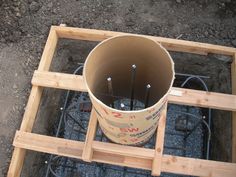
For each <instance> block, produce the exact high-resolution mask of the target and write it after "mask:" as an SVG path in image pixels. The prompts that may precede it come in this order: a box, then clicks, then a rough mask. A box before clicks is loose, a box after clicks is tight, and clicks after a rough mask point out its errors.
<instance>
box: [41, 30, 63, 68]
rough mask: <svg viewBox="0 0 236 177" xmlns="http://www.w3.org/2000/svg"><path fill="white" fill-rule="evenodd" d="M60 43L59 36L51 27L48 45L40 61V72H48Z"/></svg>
mask: <svg viewBox="0 0 236 177" xmlns="http://www.w3.org/2000/svg"><path fill="white" fill-rule="evenodd" d="M57 42H58V36H57V33H56V31H55V29H54V27H51V29H50V32H49V35H48V39H47V42H46V45H45V47H44V50H43V54H42V57H41V59H40V63H39V67H38V70H40V71H48V70H49V68H50V65H51V62H52V58H53V55H54V53H55V50H56V46H57Z"/></svg>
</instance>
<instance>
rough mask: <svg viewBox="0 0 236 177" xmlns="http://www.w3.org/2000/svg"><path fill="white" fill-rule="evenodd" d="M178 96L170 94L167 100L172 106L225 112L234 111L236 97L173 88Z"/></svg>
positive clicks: (235, 108)
mask: <svg viewBox="0 0 236 177" xmlns="http://www.w3.org/2000/svg"><path fill="white" fill-rule="evenodd" d="M172 90H174V91H178V93H179V94H177V95H174V94H170V95H169V96H168V100H169V102H170V103H173V104H180V105H189V106H198V107H206V108H212V109H220V110H226V111H236V96H235V95H231V94H224V93H216V92H206V91H199V90H193V89H184V88H177V87H173V88H172Z"/></svg>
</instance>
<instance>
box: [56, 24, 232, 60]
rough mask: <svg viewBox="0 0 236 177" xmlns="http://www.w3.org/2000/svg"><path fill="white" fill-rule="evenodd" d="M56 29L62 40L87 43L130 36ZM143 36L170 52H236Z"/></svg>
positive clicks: (87, 30)
mask: <svg viewBox="0 0 236 177" xmlns="http://www.w3.org/2000/svg"><path fill="white" fill-rule="evenodd" d="M54 29H55V30H56V32H57V34H58V36H59V37H60V38H67V39H79V40H87V41H102V40H104V39H107V38H110V37H114V36H118V35H125V34H126V35H127V34H130V33H123V32H114V31H104V30H94V29H84V28H73V27H61V26H55V27H54ZM141 36H145V37H148V38H151V39H153V40H155V41H157V42H159V43H161V44H162V45H163V46H164V47H165V48H166V49H167V50H170V51H178V52H188V53H195V54H204V55H206V54H208V53H215V54H222V55H230V56H232V55H234V53H235V52H236V49H235V48H232V47H225V46H219V45H213V44H206V43H200V42H192V41H186V40H179V39H171V38H164V37H155V36H148V35H141Z"/></svg>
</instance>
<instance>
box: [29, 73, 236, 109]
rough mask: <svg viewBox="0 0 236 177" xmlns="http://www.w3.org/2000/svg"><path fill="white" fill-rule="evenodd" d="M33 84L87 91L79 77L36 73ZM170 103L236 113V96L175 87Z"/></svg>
mask: <svg viewBox="0 0 236 177" xmlns="http://www.w3.org/2000/svg"><path fill="white" fill-rule="evenodd" d="M32 84H33V85H37V86H43V87H50V88H58V89H68V90H74V91H83V92H85V91H87V89H86V86H85V84H84V81H83V77H82V76H79V75H72V74H63V73H54V72H40V71H35V73H34V76H33V79H32ZM168 100H169V103H173V104H180V105H189V106H198V107H207V108H213V109H221V110H227V111H236V96H235V95H231V94H223V93H215V92H206V91H199V90H193V89H184V88H176V87H173V88H172V91H171V93H170V94H169V96H168Z"/></svg>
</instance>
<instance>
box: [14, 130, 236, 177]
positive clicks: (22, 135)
mask: <svg viewBox="0 0 236 177" xmlns="http://www.w3.org/2000/svg"><path fill="white" fill-rule="evenodd" d="M13 145H14V146H16V147H19V148H25V149H28V150H33V151H38V152H44V153H51V154H55V155H61V156H66V157H71V158H76V159H81V158H82V151H83V149H84V142H79V141H74V140H67V139H62V138H56V137H49V136H45V135H38V134H34V133H28V132H20V131H17V132H16V135H15V139H14V142H13ZM93 149H94V154H93V156H92V160H93V161H96V162H102V163H109V164H114V165H121V166H127V167H135V168H141V169H147V170H151V169H152V159H153V158H154V153H155V152H154V150H153V149H145V148H140V147H131V146H123V145H117V144H112V143H104V142H98V141H93ZM140 154H142V155H140ZM140 156H141V157H140ZM161 171H162V172H169V173H177V174H185V175H194V176H209V177H214V176H219V177H222V176H224V177H234V176H235V174H236V164H233V163H226V162H217V161H210V160H201V159H194V158H186V157H179V156H172V155H163V157H162V166H161Z"/></svg>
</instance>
